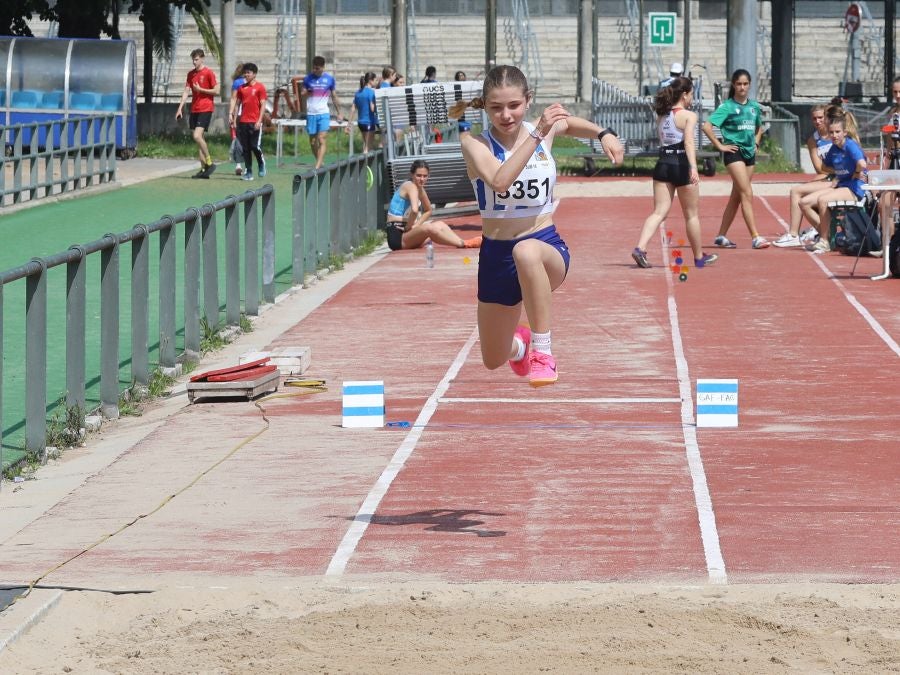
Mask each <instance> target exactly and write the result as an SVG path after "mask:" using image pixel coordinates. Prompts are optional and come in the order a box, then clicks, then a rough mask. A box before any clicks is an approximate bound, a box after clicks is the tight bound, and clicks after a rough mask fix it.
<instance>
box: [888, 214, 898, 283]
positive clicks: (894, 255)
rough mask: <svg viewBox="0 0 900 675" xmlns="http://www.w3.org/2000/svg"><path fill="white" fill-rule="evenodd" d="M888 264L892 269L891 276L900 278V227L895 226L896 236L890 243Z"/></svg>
mask: <svg viewBox="0 0 900 675" xmlns="http://www.w3.org/2000/svg"><path fill="white" fill-rule="evenodd" d="M888 263H889V265H890V268H891V275H892V276H894V277H895V278H900V226H895V228H894V236H892V237H891V241H890V242H889V243H888Z"/></svg>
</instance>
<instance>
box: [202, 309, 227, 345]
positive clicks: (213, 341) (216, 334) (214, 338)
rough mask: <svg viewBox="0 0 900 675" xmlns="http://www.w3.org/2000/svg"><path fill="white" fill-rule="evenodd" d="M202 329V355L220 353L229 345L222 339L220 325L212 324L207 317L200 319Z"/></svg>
mask: <svg viewBox="0 0 900 675" xmlns="http://www.w3.org/2000/svg"><path fill="white" fill-rule="evenodd" d="M200 329H201V330H202V331H203V335H202V337H201V338H200V354H201V355H205V354H209V353H210V352H216V351H219V350H220V349H222V348H223V347H224V346H225V345H226V344H228V343H227V342H225V338H224V337H222V331H221V329H220V328H219V325H218V324H216V325H213V324H211V323H210V322H209V321H207V320H206V317H205V316H204V317H202V318H201V319H200Z"/></svg>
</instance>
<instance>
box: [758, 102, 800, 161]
mask: <svg viewBox="0 0 900 675" xmlns="http://www.w3.org/2000/svg"><path fill="white" fill-rule="evenodd" d="M768 110H769V114H768V115H764V116H763V122H764V123H766V124H768V126H769V130H768V133H769V137H770V138H771V139H772V140H774V141H775V143H776V144H777V145H779V146H781V149H782V151H783V152H784V158H785V159H786V160H788V161H789V162H790V163H791V164H793V165H794V166H797V167H799V166H800V150H801V147H802V143H801V139H800V118H799V117H797V116H796V115H795V114H794V113H792V112H791V111H789V110H787V109H786V108H783V107H781V106H780V105H778V104H777V103H772V104H771V107H770V108H769V109H768Z"/></svg>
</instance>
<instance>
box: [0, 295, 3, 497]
mask: <svg viewBox="0 0 900 675" xmlns="http://www.w3.org/2000/svg"><path fill="white" fill-rule="evenodd" d="M2 472H3V284H2V283H0V473H2ZM0 482H2V479H0Z"/></svg>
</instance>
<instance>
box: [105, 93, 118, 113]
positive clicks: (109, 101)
mask: <svg viewBox="0 0 900 675" xmlns="http://www.w3.org/2000/svg"><path fill="white" fill-rule="evenodd" d="M121 109H122V94H103V96H101V97H100V110H113V111H119V110H121Z"/></svg>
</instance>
